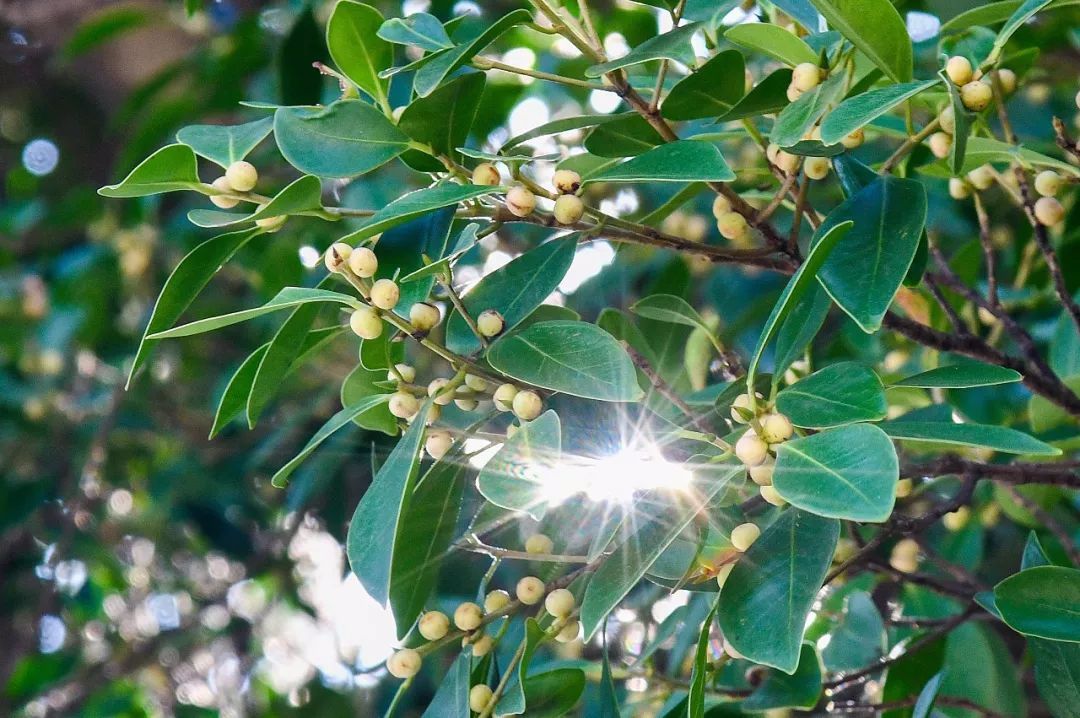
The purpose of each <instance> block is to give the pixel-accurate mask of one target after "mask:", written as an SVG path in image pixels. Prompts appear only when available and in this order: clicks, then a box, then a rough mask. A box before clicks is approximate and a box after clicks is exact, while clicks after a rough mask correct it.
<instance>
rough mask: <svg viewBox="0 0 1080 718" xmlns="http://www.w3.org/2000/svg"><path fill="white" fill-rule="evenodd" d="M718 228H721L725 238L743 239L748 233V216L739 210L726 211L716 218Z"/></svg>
mask: <svg viewBox="0 0 1080 718" xmlns="http://www.w3.org/2000/svg"><path fill="white" fill-rule="evenodd" d="M716 228H717V229H718V230H720V234H721V236H723V237H724V239H741V238H742V237H744V236H745V235H746V232H747V230H748V229H749V225H747V223H746V217H743V216H742V215H741V214H739V213H738V212H726V213H725V214H723V215H721V216H720V219H718V220H716Z"/></svg>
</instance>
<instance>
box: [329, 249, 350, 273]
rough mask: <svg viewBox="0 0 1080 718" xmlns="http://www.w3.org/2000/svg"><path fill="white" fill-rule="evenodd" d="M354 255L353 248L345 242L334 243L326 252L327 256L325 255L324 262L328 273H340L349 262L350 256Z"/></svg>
mask: <svg viewBox="0 0 1080 718" xmlns="http://www.w3.org/2000/svg"><path fill="white" fill-rule="evenodd" d="M351 254H352V247H351V246H350V245H348V244H345V243H344V242H334V243H333V244H331V245H330V248H329V249H327V250H326V254H324V255H323V262H324V263H325V264H326V271H328V272H334V273H336V272H340V271H341V270H342V268H343V267H344V266H345V265H346V263H347V262H348V261H349V255H351Z"/></svg>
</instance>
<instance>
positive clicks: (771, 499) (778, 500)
mask: <svg viewBox="0 0 1080 718" xmlns="http://www.w3.org/2000/svg"><path fill="white" fill-rule="evenodd" d="M758 493H760V494H761V498H763V499H765V502H766V503H769V504H772V505H773V506H785V505H787V500H786V499H784V497H783V496H781V495H780V492H779V491H777V490H776V487H775V486H762V487H761V488H760V489H758Z"/></svg>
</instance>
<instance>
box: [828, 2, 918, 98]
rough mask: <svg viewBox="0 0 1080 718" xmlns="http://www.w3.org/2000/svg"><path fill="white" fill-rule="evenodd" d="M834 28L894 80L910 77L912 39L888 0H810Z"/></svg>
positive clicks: (907, 79)
mask: <svg viewBox="0 0 1080 718" xmlns="http://www.w3.org/2000/svg"><path fill="white" fill-rule="evenodd" d="M811 2H813V3H814V7H816V8H817V9H818V11H819V12H820V13H821V14H822V15H824V16H825V19H826V20H827V21H828V22H829V25H831V26H832V27H833V28H834V29H836V30H839V31H840V34H841V35H843V36H844V37H846V38H847V39H848V40H850V41H851V44H852V45H854V46H855V47H857V48H858V49H859V50H862V52H863V53H864V54H865V55H866V56H867V57H869V58H870V60H871V61H872V62H873V63H874V64H875V65H877V66H878V67H879V68H881V71H882V72H884V73H885V75H886V76H887V77H889V79H891V80H893V81H894V82H909V81H910V80H911V72H912V65H911V63H912V59H911V55H912V52H911V39H910V38H909V37H908V32H907V26H906V25H904V20H903V18H901V17H900V13H898V12H897V11H896V8H895V7H893V4H892V3H891V2H889V0H811Z"/></svg>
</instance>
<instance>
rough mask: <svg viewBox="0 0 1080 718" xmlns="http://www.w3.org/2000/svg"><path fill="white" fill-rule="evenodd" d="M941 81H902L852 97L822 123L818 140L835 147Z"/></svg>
mask: <svg viewBox="0 0 1080 718" xmlns="http://www.w3.org/2000/svg"><path fill="white" fill-rule="evenodd" d="M939 82H940V80H925V81H920V82H905V83H902V84H899V85H889V86H887V87H882V88H880V89H877V90H870V91H869V92H864V93H862V94H861V95H855V96H854V97H849V98H848V99H846V100H844V101H843V102H841V103H840V104H839V105H838V106H837V107H836V109H835V110H833V111H832V112H830V113H829V116H828V117H826V118H825V121H824V122H822V123H821V141H822V142H824V143H825V144H830V145H831V144H834V143H836V142H839V141H840V140H842V139H844V138H845V137H847V136H848V135H850V134H851V133H852V132H854V131H855V130H857V129H859V128H861V127H865V126H866V125H868V124H870V123H871V122H872V121H874V120H875V119H877V118H878V117H880V116H881V115H884V114H885V113H886V112H889V111H890V110H892V109H893V108H894V107H896V106H897V105H899V104H900V103H901V102H904V101H905V100H909V99H911V98H912V97H915V96H916V95H918V94H919V93H920V92H923V91H924V90H928V89H930V88H931V87H934V86H935V85H937V84H938V83H939Z"/></svg>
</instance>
